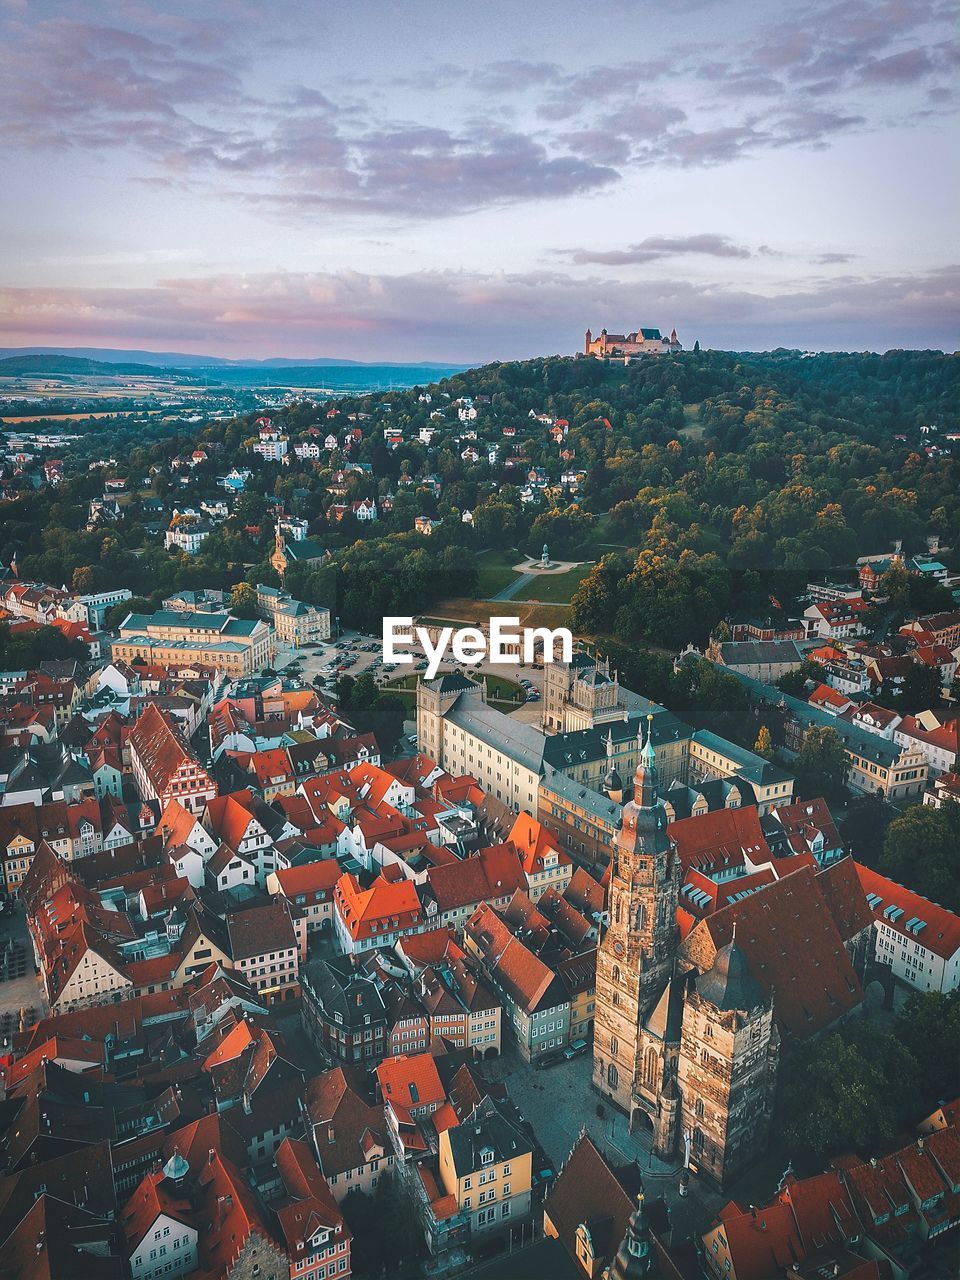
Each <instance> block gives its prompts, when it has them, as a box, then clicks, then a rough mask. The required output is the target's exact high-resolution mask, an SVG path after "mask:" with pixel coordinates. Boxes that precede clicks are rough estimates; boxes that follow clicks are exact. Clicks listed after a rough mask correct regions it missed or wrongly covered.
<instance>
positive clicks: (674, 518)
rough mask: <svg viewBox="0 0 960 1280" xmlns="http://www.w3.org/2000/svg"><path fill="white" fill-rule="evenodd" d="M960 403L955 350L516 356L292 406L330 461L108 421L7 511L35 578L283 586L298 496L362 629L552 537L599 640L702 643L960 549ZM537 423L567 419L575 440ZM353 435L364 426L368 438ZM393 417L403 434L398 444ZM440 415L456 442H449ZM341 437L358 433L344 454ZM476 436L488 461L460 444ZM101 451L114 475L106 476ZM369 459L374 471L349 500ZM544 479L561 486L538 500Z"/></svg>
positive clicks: (138, 587) (223, 435)
mask: <svg viewBox="0 0 960 1280" xmlns="http://www.w3.org/2000/svg"><path fill="white" fill-rule="evenodd" d="M428 396H429V399H428V398H427V397H428ZM465 396H466V397H471V398H472V399H473V401H474V404H475V407H476V410H477V417H476V419H475V420H473V421H470V422H467V423H461V422H460V421H458V418H457V410H456V406H455V401H456V400H457V399H458V398H460V397H465ZM958 405H960V360H958V359H957V358H956V357H953V356H945V355H942V354H940V353H937V352H901V351H893V352H888V353H887V354H886V355H882V356H880V355H870V354H864V355H846V354H824V355H819V356H812V357H805V356H803V355H801V354H800V353H797V352H789V351H776V352H772V353H767V354H763V355H750V354H736V353H726V352H698V353H694V352H689V353H685V354H683V355H680V356H676V357H660V358H651V359H649V360H647V361H643V362H640V363H637V364H634V365H630V366H627V367H624V366H616V365H605V364H602V363H600V362H599V361H596V360H592V359H585V358H579V359H570V358H560V357H551V358H546V359H538V360H528V361H522V362H514V363H502V364H492V365H487V366H484V367H482V368H479V369H473V370H469V371H466V372H464V373H460V374H457V375H456V376H454V377H451V378H448V379H445V380H443V381H441V382H440V383H438V384H435V385H433V386H431V387H429V388H414V389H412V390H408V391H394V392H388V393H382V392H381V393H375V394H371V395H365V396H353V397H348V398H342V399H340V400H337V401H334V402H331V403H323V404H313V403H310V402H299V403H297V404H295V405H292V406H290V407H289V408H286V409H284V410H281V411H278V412H275V413H273V414H272V415H271V416H272V417H273V418H274V420H275V421H276V422H277V424H278V425H279V426H281V427H282V428H283V429H284V430H285V431H287V432H288V433H289V435H290V437H291V445H293V444H296V443H297V442H298V441H300V440H302V439H304V438H306V434H307V432H308V431H309V430H310V429H311V428H314V430H315V432H319V436H318V437H316V436H315V438H317V439H318V443H319V444H320V446H321V450H322V452H321V458H320V461H319V463H317V462H311V461H309V460H304V461H300V460H299V459H297V458H295V457H291V459H290V463H291V465H289V466H279V465H277V464H276V463H269V462H263V461H262V460H261V459H259V458H257V457H255V456H254V455H252V454H251V453H250V452H249V449H248V447H247V446H248V444H249V441H250V440H251V438H252V437H253V436H254V434H255V427H254V423H253V417H252V416H247V417H241V418H236V419H232V420H230V421H226V422H221V421H217V422H210V423H206V424H199V425H198V424H185V423H172V424H171V423H149V424H143V423H138V424H136V426H135V427H133V426H131V427H127V428H123V427H121V428H119V429H117V428H116V427H115V426H112V427H111V428H110V429H106V428H99V429H98V428H97V427H96V425H95V424H92V425H91V428H90V429H89V430H88V431H87V432H86V433H85V434H84V435H83V437H82V438H81V440H80V441H78V442H77V443H75V444H71V445H65V446H64V451H63V457H64V461H65V479H64V482H63V483H62V484H61V485H60V486H59V488H57V489H52V488H43V489H41V490H40V491H39V492H36V491H33V490H30V491H26V492H24V493H23V496H22V497H20V498H19V499H16V500H14V501H12V502H8V503H7V504H6V505H5V510H4V517H5V519H4V529H3V535H2V538H3V541H2V546H0V551H2V555H3V559H4V560H5V561H6V562H9V560H10V557H11V555H12V554H13V553H14V552H16V554H17V559H18V567H19V571H20V574H21V576H23V577H26V578H37V579H43V580H46V581H48V582H53V583H57V584H59V583H61V582H65V583H70V582H71V581H77V580H78V579H77V578H76V577H75V575H79V581H80V582H82V583H83V584H85V585H86V586H88V587H94V586H96V585H104V584H106V583H109V584H114V583H120V584H125V585H128V586H130V587H131V588H132V589H133V590H134V591H135V592H137V593H138V594H141V595H144V596H147V597H150V598H159V597H160V596H161V595H162V594H164V593H167V592H169V591H170V590H172V589H174V588H188V587H194V586H199V585H201V584H203V585H208V586H211V585H212V586H222V587H233V586H234V585H235V584H236V583H237V582H239V581H254V580H256V579H257V578H260V579H262V580H266V581H268V582H275V581H276V578H275V575H274V574H273V572H272V570H271V569H270V568H269V565H268V563H267V561H268V556H269V551H270V547H271V540H272V515H271V511H272V508H273V506H274V504H276V503H280V504H282V505H283V507H284V508H285V509H286V510H287V511H288V512H291V513H293V514H297V515H301V516H303V517H304V518H306V519H307V520H308V521H309V523H310V532H311V536H313V537H314V538H316V539H318V540H320V541H322V542H324V543H325V544H326V545H328V546H329V547H330V548H331V549H332V550H333V551H334V553H335V557H336V560H337V562H338V565H339V570H340V571H339V573H338V575H337V576H336V577H335V578H333V577H331V576H330V575H328V576H327V578H326V579H325V581H324V583H321V582H320V581H319V580H317V579H316V577H315V575H313V576H311V575H309V574H306V573H305V572H304V571H303V570H298V571H297V573H296V574H294V579H295V580H296V581H295V582H293V583H292V584H291V585H293V586H295V587H296V589H298V590H301V591H302V592H303V594H305V595H307V597H308V598H311V595H312V596H314V597H318V598H319V597H320V596H322V595H323V593H324V592H326V593H327V594H328V595H329V594H330V592H331V590H332V591H333V594H334V596H335V600H334V603H335V604H336V606H337V608H338V609H339V611H340V612H341V614H342V616H343V618H344V620H345V621H347V622H349V621H355V622H358V623H364V624H367V625H370V624H372V623H374V622H375V620H376V618H378V617H379V616H380V615H381V614H382V613H387V612H396V611H401V610H398V605H400V604H402V605H403V608H402V611H403V612H416V611H419V610H424V609H427V608H428V607H429V606H430V605H431V604H432V603H433V602H435V601H436V600H437V599H440V598H442V597H443V596H444V595H451V594H454V595H458V596H463V595H470V594H475V593H477V591H478V590H479V587H478V578H477V574H476V560H475V556H476V553H478V552H480V551H483V550H485V549H489V548H493V549H503V550H509V549H512V548H514V547H515V548H518V549H519V550H521V551H531V552H533V553H534V554H539V551H540V547H541V545H542V544H543V542H544V541H547V542H548V543H549V545H550V549H551V553H552V554H554V555H556V556H559V557H564V558H567V557H569V558H574V559H584V560H591V561H598V562H599V563H598V565H597V568H596V569H595V570H594V572H593V573H592V574H591V575H590V576H589V577H588V578H587V579H586V581H585V582H584V584H583V587H582V588H581V591H580V593H579V594H578V596H577V598H576V599H575V601H574V615H573V616H574V621H575V624H576V625H577V626H578V627H579V628H580V629H582V630H583V631H585V632H589V633H600V632H606V633H610V632H612V633H614V634H616V635H617V636H618V637H619V638H620V639H622V640H625V641H631V642H633V641H636V640H638V639H647V640H654V641H656V642H659V643H662V644H664V645H666V646H676V645H679V644H684V643H686V642H687V641H690V640H694V641H702V640H703V639H704V638H705V635H706V633H707V632H708V631H709V629H710V627H711V626H712V625H714V623H715V622H716V620H717V618H719V617H720V616H722V614H723V613H725V612H726V611H727V610H728V609H729V608H731V607H744V608H763V607H765V606H766V605H767V604H768V603H769V599H770V596H771V594H773V595H774V596H777V593H780V594H782V595H787V596H789V593H790V591H791V590H793V589H795V587H796V585H797V583H798V582H799V583H801V584H802V581H803V580H805V577H806V575H807V573H808V572H813V571H820V572H824V571H827V572H828V571H830V570H831V569H833V568H835V567H841V566H847V565H849V564H851V563H852V561H853V560H854V559H855V558H856V556H857V555H858V554H862V553H866V552H879V551H884V550H887V549H888V548H889V547H890V545H891V542H892V540H893V539H894V538H895V537H900V538H902V539H903V540H904V544H905V546H906V548H907V550H919V549H921V548H922V544H923V538H924V537H925V535H927V534H929V533H939V534H940V535H941V537H942V539H943V541H944V543H945V544H947V545H950V546H956V545H960V484H958V482H957V455H956V449H957V446H956V445H951V444H950V443H949V442H947V441H946V439H945V436H946V432H947V431H948V430H951V429H954V428H956V426H957V425H958V424H957V408H958ZM331 408H333V409H335V410H337V412H336V414H335V415H333V416H331V414H330V410H331ZM531 414H545V415H549V417H550V418H552V419H561V420H565V421H566V423H567V424H568V427H567V430H566V435H565V437H564V438H563V440H562V441H557V440H555V439H554V438H553V436H552V435H551V433H550V429H549V426H548V425H547V424H545V423H543V422H540V421H537V419H536V418H535V417H532V416H531ZM353 425H356V426H359V427H361V429H362V431H363V439H362V441H358V442H355V443H353V444H352V445H351V444H349V443H348V442H347V439H346V436H347V429H348V427H350V426H353ZM389 427H399V428H401V429H402V431H403V441H402V443H401V444H400V445H399V446H398V447H396V448H391V447H389V445H388V442H387V440H386V438H385V435H384V432H385V430H386V429H387V428H389ZM426 427H431V428H433V429H434V431H435V434H434V436H433V438H432V439H431V440H430V442H429V443H428V444H427V443H423V442H422V441H421V440H420V438H419V433H420V431H421V429H422V428H426ZM505 428H506V429H508V434H506V435H505V434H504V429H505ZM511 428H512V429H513V430H512V431H510V430H509V429H511ZM328 432H333V433H334V434H335V435H337V437H338V447H337V449H335V450H334V451H332V452H327V451H326V450H325V449H324V448H323V443H324V438H325V437H326V435H327V433H328ZM471 433H475V434H476V438H475V439H474V438H473V436H472V434H471ZM471 445H472V446H473V447H474V448H475V449H476V452H477V454H478V455H479V456H478V459H477V460H473V459H472V456H471V455H470V453H469V452H468V456H467V457H466V458H464V457H463V456H462V454H463V452H464V451H465V449H467V450H469V447H470V446H471ZM493 445H496V446H497V455H496V457H495V458H494V459H493V460H491V458H490V449H491V448H492V446H493ZM197 446H203V447H204V448H205V449H206V451H207V455H208V457H207V461H205V462H203V463H201V465H200V466H198V467H196V468H195V469H194V470H192V471H190V472H189V473H187V474H188V477H189V479H188V482H187V483H186V484H185V485H184V484H181V483H180V481H179V478H178V476H177V475H175V474H173V473H172V472H171V470H170V463H171V461H172V460H173V459H174V458H176V457H177V456H179V455H182V454H184V453H185V452H189V451H191V450H192V449H193V448H195V447H197ZM98 461H100V462H103V461H106V462H107V463H108V465H106V466H105V467H102V468H96V469H93V470H91V469H90V464H91V463H96V462H98ZM345 464H347V465H348V466H349V467H353V468H356V469H355V470H350V471H349V472H348V474H347V477H346V479H345V481H341V483H340V485H339V488H340V490H341V492H339V493H333V492H330V489H329V486H331V485H332V481H333V477H334V475H335V474H336V473H337V472H338V471H340V470H341V469H342V468H343V467H344V465H345ZM234 465H236V466H241V467H246V468H249V469H250V470H251V471H252V473H253V474H252V476H251V478H250V481H249V483H248V487H247V492H246V493H245V494H244V495H243V496H242V497H240V498H239V499H237V500H236V502H235V504H234V506H233V508H232V512H231V516H230V518H229V519H228V520H227V521H226V522H225V523H224V524H222V525H221V526H220V527H219V528H218V529H217V530H216V531H215V533H214V534H213V535H212V536H211V537H210V538H209V539H208V540H207V541H206V542H205V543H204V544H203V546H202V548H201V550H200V553H199V554H198V555H197V556H195V557H186V556H182V555H180V554H178V553H169V552H166V551H164V550H163V549H162V546H161V539H160V537H159V533H160V531H161V528H162V527H163V526H164V525H165V523H166V521H167V520H168V519H169V515H170V512H171V511H172V510H173V508H174V507H183V506H191V505H192V506H197V505H198V504H199V502H200V500H201V499H202V498H204V497H210V496H217V495H218V493H219V491H218V490H217V489H216V486H215V479H216V477H217V475H222V474H224V473H225V472H227V471H228V470H229V469H230V468H231V467H232V466H234ZM533 469H539V470H540V472H542V474H543V475H544V477H545V478H546V481H547V487H546V489H545V491H544V492H543V493H542V494H541V495H540V497H539V501H537V502H533V503H527V504H525V503H522V502H521V501H520V490H521V488H522V487H523V485H525V484H526V482H527V476H528V472H529V471H530V470H533ZM180 474H184V473H180ZM571 475H575V476H576V477H577V479H576V481H575V482H574V483H575V487H574V483H572V482H571V481H570V479H569V477H570V476H571ZM111 476H123V477H125V478H126V479H127V490H128V496H126V497H125V498H124V505H123V516H122V519H121V521H120V522H119V523H118V524H116V525H114V526H112V527H109V528H100V529H97V530H95V531H94V532H87V531H86V529H85V525H86V520H87V502H88V500H89V499H90V498H93V497H98V496H100V495H101V493H102V491H103V482H104V479H105V478H108V477H111ZM564 477H567V479H566V480H564ZM333 487H335V488H336V487H337V486H333ZM220 496H222V494H221V495H220ZM385 496H387V497H389V498H391V499H392V511H383V512H382V517H381V519H380V520H379V521H377V522H376V523H374V524H372V525H367V526H363V525H360V524H359V523H358V522H357V521H356V519H355V517H354V516H353V515H352V514H348V515H347V516H346V517H345V518H344V519H343V521H342V522H341V523H335V522H333V521H332V520H331V519H330V517H329V515H328V513H329V510H330V508H331V506H333V505H334V504H335V503H338V502H341V503H342V502H345V501H346V502H349V501H351V500H353V499H359V498H363V497H376V498H378V499H381V500H382V499H383V498H384V497H385ZM151 499H153V500H154V502H153V503H151ZM157 499H159V500H161V501H162V503H163V509H162V511H158V510H157V509H156V501H155V500H157ZM388 505H389V504H388ZM465 511H471V512H472V513H473V521H474V523H473V525H472V526H471V525H470V524H468V523H467V524H465V523H463V522H462V520H461V515H462V513H463V512H465ZM417 515H426V516H429V517H431V518H432V519H434V520H438V521H439V522H440V523H439V525H438V526H437V527H436V528H435V529H434V532H433V535H432V536H431V537H429V538H427V537H424V536H422V535H420V534H417V533H415V532H413V523H414V519H415V517H416V516H417ZM333 583H336V586H332V584H333ZM933 603H936V602H933Z"/></svg>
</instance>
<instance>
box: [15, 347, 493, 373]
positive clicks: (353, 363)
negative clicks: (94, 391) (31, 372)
mask: <svg viewBox="0 0 960 1280" xmlns="http://www.w3.org/2000/svg"><path fill="white" fill-rule="evenodd" d="M32 356H60V357H64V358H68V359H76V360H92V361H95V362H97V363H99V364H113V365H115V364H122V365H130V364H136V365H145V366H149V367H151V368H160V369H183V370H188V369H212V368H227V369H230V368H233V369H237V368H243V369H258V368H259V369H289V368H296V369H310V368H330V367H334V368H351V367H355V368H359V369H363V368H378V369H467V368H469V367H470V366H469V365H468V364H452V363H445V362H443V361H436V360H349V359H345V358H344V359H340V358H337V357H335V356H311V357H305V358H303V359H297V358H294V357H290V356H271V357H269V358H267V359H263V360H253V359H250V360H231V359H228V358H227V357H226V356H208V355H195V354H193V355H191V354H190V353H188V352H184V351H142V350H138V349H132V348H131V349H129V350H128V349H125V348H122V347H44V346H27V347H0V361H2V362H4V363H5V362H6V361H8V360H14V359H29V358H30V357H32Z"/></svg>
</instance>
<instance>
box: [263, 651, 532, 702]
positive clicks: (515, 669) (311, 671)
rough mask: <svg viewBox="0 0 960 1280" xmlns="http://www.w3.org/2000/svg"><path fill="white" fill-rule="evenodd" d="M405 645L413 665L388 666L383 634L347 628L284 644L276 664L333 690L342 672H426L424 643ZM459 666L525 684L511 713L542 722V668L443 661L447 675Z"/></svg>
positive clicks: (379, 675) (379, 676)
mask: <svg viewBox="0 0 960 1280" xmlns="http://www.w3.org/2000/svg"><path fill="white" fill-rule="evenodd" d="M405 647H406V648H408V649H409V652H410V653H411V654H412V655H413V657H414V665H413V666H412V667H411V666H410V665H407V664H404V665H395V666H388V665H385V664H384V662H383V644H382V637H381V636H370V635H363V634H361V633H360V632H357V631H344V632H343V633H342V635H341V636H340V638H339V639H338V640H335V641H334V640H330V641H327V642H326V643H324V644H321V645H316V646H311V647H310V648H304V649H297V650H295V649H291V648H289V647H288V646H282V647H281V648H280V649H279V650H278V652H277V657H276V661H275V666H276V669H277V670H278V671H284V670H286V669H288V668H290V667H293V670H294V671H299V673H300V676H301V678H302V679H303V680H304V681H305V682H306V683H308V684H316V682H317V681H319V682H320V687H325V688H326V691H327V692H328V693H333V692H335V686H336V680H337V678H338V674H340V675H349V676H352V677H353V678H354V679H356V677H357V676H359V675H362V674H363V673H364V672H365V671H369V672H371V673H372V675H373V677H374V679H375V680H376V681H377V682H378V683H379V684H387V683H389V681H390V680H393V679H396V678H398V677H399V676H404V675H411V674H417V675H423V674H424V673H425V671H426V665H427V662H426V655H425V654H424V651H423V647H422V645H420V644H419V643H416V642H414V643H413V644H411V645H409V646H405ZM455 670H463V671H464V674H466V675H467V676H469V677H471V678H473V679H475V678H477V677H478V676H480V675H495V676H501V677H503V678H504V679H506V680H513V681H515V682H516V683H517V684H521V686H522V687H523V688H524V689H525V690H526V692H527V694H528V701H526V702H523V703H521V704H520V705H519V706H518V707H517V708H516V710H515V711H512V712H510V714H511V715H513V716H515V717H516V719H518V720H522V721H524V722H525V723H528V724H533V723H538V722H539V720H540V697H541V695H542V692H543V670H542V668H536V667H532V666H520V665H519V664H517V665H514V666H499V665H497V666H494V665H493V664H492V663H489V662H486V661H484V662H479V663H474V664H471V665H470V666H468V667H463V666H462V664H458V663H456V662H454V661H453V660H452V659H447V660H446V661H444V662H443V663H441V666H440V672H439V674H441V675H443V674H445V673H449V672H452V671H455ZM524 682H525V683H524Z"/></svg>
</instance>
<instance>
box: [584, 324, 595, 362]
mask: <svg viewBox="0 0 960 1280" xmlns="http://www.w3.org/2000/svg"><path fill="white" fill-rule="evenodd" d="M592 341H593V334H592V333H591V332H590V330H589V329H588V330H587V332H586V333H585V334H584V335H583V354H584V355H585V356H588V355H589V354H590V343H591V342H592Z"/></svg>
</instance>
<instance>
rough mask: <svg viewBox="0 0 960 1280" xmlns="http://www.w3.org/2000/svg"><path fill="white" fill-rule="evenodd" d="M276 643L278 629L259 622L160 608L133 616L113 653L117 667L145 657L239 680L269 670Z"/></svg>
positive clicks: (112, 647) (116, 642)
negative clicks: (212, 671)
mask: <svg viewBox="0 0 960 1280" xmlns="http://www.w3.org/2000/svg"><path fill="white" fill-rule="evenodd" d="M275 641H276V636H275V634H274V631H273V628H272V627H271V626H269V625H268V624H267V623H266V622H263V621H262V620H261V619H259V618H258V619H256V620H254V621H250V620H248V619H245V618H234V617H232V616H231V615H230V614H228V613H200V612H187V613H182V612H178V611H176V610H173V609H159V610H158V611H157V612H156V613H130V614H128V615H127V617H126V618H124V620H123V622H121V624H120V635H119V639H117V640H114V642H113V643H112V645H111V646H110V648H111V656H112V659H113V661H114V662H117V661H120V660H122V661H124V662H133V661H134V659H136V658H140V659H142V660H143V661H144V662H149V663H160V664H161V665H164V666H167V665H170V666H184V665H185V664H195V665H197V666H203V667H215V668H216V669H217V670H218V671H225V672H226V673H227V674H228V675H230V676H232V677H234V678H236V677H239V676H249V675H253V674H254V673H255V672H258V671H260V670H261V669H262V668H263V667H266V666H269V664H270V663H271V662H272V661H273V657H274V653H275V651H276V644H275Z"/></svg>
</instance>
